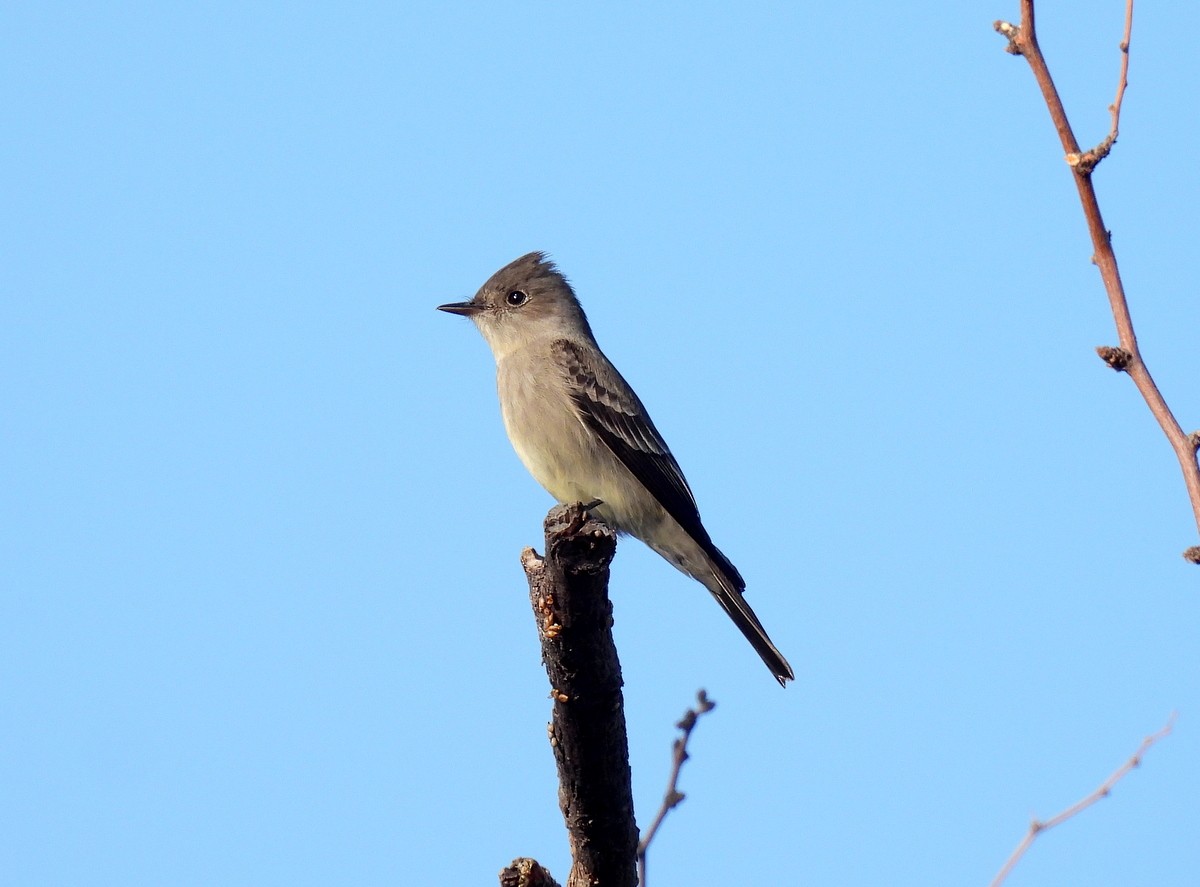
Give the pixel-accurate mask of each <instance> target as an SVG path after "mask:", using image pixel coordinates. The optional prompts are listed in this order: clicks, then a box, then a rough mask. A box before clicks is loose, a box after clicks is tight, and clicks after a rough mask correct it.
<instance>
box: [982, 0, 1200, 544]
mask: <svg viewBox="0 0 1200 887" xmlns="http://www.w3.org/2000/svg"><path fill="white" fill-rule="evenodd" d="M1020 3H1021V24H1020V26H1019V27H1018V26H1015V25H1012V24H1010V23H1009V22H1004V21H998V22H996V23H995V28H996V30H997V31H998V32H999V33H1000V34H1002V35H1003V36H1005V37H1006V38H1008V47H1007V49H1008V51H1009V52H1010V53H1012V54H1014V55H1020V56H1024V57H1025V60H1026V61H1027V62H1028V63H1029V67H1030V69H1031V70H1032V71H1033V76H1034V79H1035V80H1036V81H1037V84H1038V86H1039V88H1040V89H1041V91H1042V98H1043V99H1044V100H1045V102H1046V107H1047V108H1048V109H1049V111H1050V119H1051V120H1052V121H1053V122H1054V128H1055V129H1056V130H1057V131H1058V137H1059V140H1060V141H1061V142H1062V146H1063V150H1064V151H1065V152H1066V160H1067V164H1068V165H1069V166H1070V167H1071V170H1072V173H1073V178H1074V179H1075V187H1076V189H1077V190H1078V191H1079V200H1080V203H1081V204H1082V205H1083V215H1084V218H1085V219H1086V220H1087V226H1088V232H1089V233H1090V234H1091V237H1092V246H1093V248H1094V250H1095V252H1094V253H1093V255H1092V261H1093V262H1095V264H1096V266H1097V267H1098V268H1099V269H1100V277H1101V279H1102V280H1103V281H1104V288H1105V290H1106V291H1107V292H1108V301H1109V305H1110V307H1111V309H1112V314H1113V320H1114V322H1115V323H1116V327H1117V338H1118V340H1119V347H1118V348H1111V347H1107V346H1105V347H1102V348H1098V349H1096V350H1097V352H1098V353H1099V354H1100V357H1101V358H1102V359H1103V360H1104V361H1105V363H1107V364H1108V365H1109V366H1110V367H1112V368H1113V369H1115V370H1120V371H1122V372H1125V373H1128V374H1129V377H1130V378H1131V379H1132V380H1133V383H1134V385H1136V386H1137V389H1138V391H1139V392H1140V393H1141V395H1142V398H1143V399H1144V400H1145V401H1146V405H1147V406H1148V407H1149V408H1150V412H1151V413H1152V414H1153V415H1154V418H1155V419H1156V420H1157V421H1158V424H1159V426H1160V427H1161V428H1162V430H1163V433H1164V434H1165V435H1166V436H1167V440H1168V441H1169V442H1170V444H1171V448H1172V449H1173V450H1174V451H1175V456H1176V458H1177V459H1178V460H1179V467H1180V469H1181V470H1182V472H1183V480H1184V484H1185V485H1186V487H1187V492H1188V498H1189V500H1190V501H1191V504H1192V512H1193V515H1194V516H1195V519H1196V526H1197V528H1198V529H1200V465H1197V463H1196V447H1195V444H1194V441H1193V440H1192V439H1191V438H1190V437H1189V436H1188V435H1187V434H1185V433H1184V432H1183V429H1182V428H1181V427H1180V426H1179V422H1178V421H1177V420H1176V419H1175V415H1174V414H1173V413H1172V412H1171V410H1170V408H1169V407H1168V406H1167V402H1166V400H1165V399H1164V398H1163V396H1162V393H1161V392H1160V391H1159V390H1158V386H1157V385H1156V384H1155V382H1154V377H1153V376H1151V375H1150V370H1149V369H1148V368H1147V367H1146V364H1145V362H1144V361H1143V360H1142V355H1141V352H1140V351H1139V350H1138V343H1137V336H1136V335H1135V334H1134V331H1133V319H1132V317H1131V316H1130V313H1129V304H1128V302H1127V301H1126V299H1125V288H1124V285H1123V284H1122V283H1121V274H1120V272H1119V271H1118V269H1117V257H1116V254H1115V253H1114V252H1113V248H1112V238H1111V236H1110V234H1109V231H1108V229H1107V228H1105V226H1104V218H1103V216H1101V214H1100V204H1099V202H1098V201H1097V199H1096V190H1095V188H1094V187H1093V186H1092V171H1093V170H1094V169H1095V168H1096V165H1097V164H1098V163H1099V162H1100V161H1101V160H1103V159H1104V157H1106V156H1107V155H1108V153H1109V151H1110V150H1111V148H1112V146H1113V144H1114V143H1115V142H1116V140H1117V131H1118V124H1119V123H1120V118H1121V103H1122V102H1123V101H1124V99H1125V86H1126V83H1127V80H1128V73H1129V41H1130V34H1131V31H1132V29H1133V0H1126V6H1125V34H1124V38H1123V39H1122V41H1121V73H1120V77H1119V80H1118V83H1117V95H1116V99H1115V100H1114V101H1113V104H1112V105H1110V106H1109V111H1110V112H1111V114H1112V128H1111V129H1110V130H1109V133H1108V136H1107V137H1106V138H1105V139H1104V140H1103V141H1102V142H1101V143H1100V144H1099V145H1097V146H1096V147H1095V148H1093V149H1092V150H1090V151H1086V152H1085V151H1080V150H1079V143H1078V142H1077V141H1076V140H1075V133H1074V132H1073V131H1072V130H1071V124H1070V122H1069V121H1068V120H1067V112H1066V110H1065V109H1064V108H1063V104H1062V100H1061V99H1060V98H1059V96H1058V90H1057V89H1055V87H1054V80H1053V79H1052V78H1051V77H1050V69H1049V68H1048V67H1047V65H1046V60H1045V58H1044V57H1043V56H1042V50H1041V48H1040V47H1039V46H1038V41H1037V31H1036V29H1035V26H1034V14H1033V0H1020ZM1183 556H1184V557H1185V558H1187V559H1188V560H1190V561H1192V562H1193V563H1198V564H1200V546H1193V547H1192V548H1189V549H1187V550H1186V551H1185V552H1184V553H1183Z"/></svg>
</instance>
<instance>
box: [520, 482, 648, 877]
mask: <svg viewBox="0 0 1200 887" xmlns="http://www.w3.org/2000/svg"><path fill="white" fill-rule="evenodd" d="M545 529H546V556H545V557H544V558H542V557H539V556H538V555H537V553H536V552H534V551H533V549H526V550H525V552H524V553H523V554H522V555H521V563H522V565H523V566H524V568H525V574H526V576H527V577H528V579H529V599H530V602H531V603H532V605H533V613H534V617H535V618H536V620H537V626H538V636H539V637H540V638H541V642H542V660H543V662H544V663H545V665H546V675H547V676H548V677H549V679H550V688H551V691H550V698H551V699H552V700H553V703H552V704H553V706H554V710H553V719H552V722H551V724H550V746H551V748H552V749H553V750H554V760H555V762H556V763H557V765H558V780H559V794H558V800H559V806H560V807H561V808H562V812H563V819H564V820H565V821H566V825H567V834H568V837H569V839H570V844H571V859H572V866H571V874H570V877H569V878H568V879H567V887H597V885H598V887H635V885H636V884H637V843H638V831H637V824H636V822H635V820H634V815H633V791H632V787H631V783H630V773H629V745H628V740H627V738H626V733H625V709H624V699H623V696H622V693H621V685H622V680H621V664H620V662H619V661H618V660H617V648H616V646H615V645H614V644H613V638H612V604H611V603H610V602H609V600H608V565H609V564H610V563H611V562H612V558H613V554H614V553H615V551H616V546H617V540H616V534H615V533H613V531H612V530H611V529H610V528H609V527H608V526H606V525H605V524H603V523H601V522H600V521H598V520H596V519H595V518H593V517H591V516H590V515H589V514H588V512H587V511H585V510H584V509H583V507H582V506H579V505H571V506H562V505H560V506H557V507H555V508H553V509H552V510H551V511H550V513H549V514H548V515H547V516H546V524H545Z"/></svg>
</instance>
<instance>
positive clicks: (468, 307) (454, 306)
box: [437, 302, 483, 317]
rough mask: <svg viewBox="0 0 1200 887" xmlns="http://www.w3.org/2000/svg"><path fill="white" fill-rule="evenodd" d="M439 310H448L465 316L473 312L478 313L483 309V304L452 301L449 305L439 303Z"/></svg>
mask: <svg viewBox="0 0 1200 887" xmlns="http://www.w3.org/2000/svg"><path fill="white" fill-rule="evenodd" d="M437 310H438V311H448V312H450V313H451V314H461V315H462V316H463V317H470V316H471V315H472V314H478V313H479V312H480V311H482V310H483V307H482V306H481V305H477V304H476V303H474V302H451V303H450V304H449V305H438V306H437Z"/></svg>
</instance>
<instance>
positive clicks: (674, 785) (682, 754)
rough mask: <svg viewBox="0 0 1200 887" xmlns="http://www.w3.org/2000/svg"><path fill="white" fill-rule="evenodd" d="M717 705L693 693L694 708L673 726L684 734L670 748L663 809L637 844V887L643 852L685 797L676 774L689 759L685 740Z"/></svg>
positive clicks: (643, 868) (643, 875) (643, 865)
mask: <svg viewBox="0 0 1200 887" xmlns="http://www.w3.org/2000/svg"><path fill="white" fill-rule="evenodd" d="M716 706H717V704H716V703H715V702H713V701H712V700H711V699H709V698H708V694H706V693H705V692H704V691H703V690H700V691H699V692H697V693H696V707H695V708H689V709H688V710H687V712H686V713H685V714H684V716H683V718H682V719H681V720H680V721H679V723H678V724H676V725H675V726H676V727H678V728H679V729H680V730H681V731H683V735H681V736H679V737H677V738H676V739H675V744H674V746H672V750H671V776H670V778H669V779H668V780H667V792H666V794H665V795H663V802H662V806H661V807H659V808H658V815H657V816H655V817H654V822H652V823H650V828H648V829H647V830H646V835H645V837H643V838H642V840H641V841H640V842H639V843H638V848H637V859H638V885H639V887H646V851H647V850H648V849H649V847H650V842H651V841H653V840H654V836H655V834H657V833H658V827H659V826H660V825H662V823H663V820H664V819H666V818H667V813H669V812H670V811H671V810H673V809H675V808H676V807H678V806H679V804H680V802H681V801H683V799H684V797H685V795H684V794H683V792H681V791H679V771H680V770H682V769H683V762H684V761H686V760H687V759H688V753H687V744H688V739H690V738H691V735H692V731H693V730H694V729H696V721H698V720H699V719H700V715H702V714H706V713H708V712H710V711H712V710H713V709H714V708H716Z"/></svg>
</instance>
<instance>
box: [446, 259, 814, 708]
mask: <svg viewBox="0 0 1200 887" xmlns="http://www.w3.org/2000/svg"><path fill="white" fill-rule="evenodd" d="M437 307H438V310H439V311H445V312H448V313H451V314H457V315H460V316H463V317H468V318H470V319H471V320H472V321H473V322H474V324H475V326H476V327H477V328H478V330H479V332H480V333H481V334H482V335H483V338H484V339H485V340H486V342H487V344H488V346H489V347H490V348H491V351H492V355H493V357H494V358H495V360H496V387H497V392H498V394H499V399H500V411H501V415H502V417H503V420H504V427H505V430H506V431H507V433H508V438H509V440H510V441H511V443H512V445H513V448H514V449H515V450H516V452H517V455H518V457H519V458H520V459H521V461H522V462H523V463H524V465H525V467H526V468H527V469H528V470H529V473H530V474H532V475H533V477H534V479H535V480H537V481H538V483H540V484H541V485H542V486H543V487H544V488H545V489H546V490H547V491H548V492H549V493H550V495H551V496H553V497H554V498H555V499H557V500H558V501H559V502H562V503H564V504H572V503H581V504H585V507H586V508H587V510H588V511H590V512H591V513H592V514H594V515H596V516H597V517H599V518H600V519H601V520H603V521H604V522H605V523H606V524H608V525H609V526H611V527H612V528H613V529H614V530H616V531H617V532H618V533H619V534H625V535H630V536H633V537H635V538H637V539H640V540H642V541H643V542H644V543H646V545H648V546H649V547H650V548H651V549H653V550H654V551H656V552H658V553H659V554H660V555H662V556H663V557H664V558H665V559H666V560H667V561H668V562H669V563H670V564H672V565H673V566H675V567H676V568H677V569H679V570H681V571H682V572H684V573H686V574H687V575H688V576H691V577H692V578H693V579H696V580H697V581H699V582H700V583H701V584H702V585H703V586H704V587H705V588H707V589H708V591H709V592H710V593H711V594H712V596H713V597H714V598H715V599H716V601H717V603H718V604H720V605H721V607H722V609H723V610H724V611H725V612H726V613H727V614H728V615H729V618H730V619H732V620H733V623H734V624H735V625H736V626H737V627H738V629H739V630H740V631H741V632H742V634H743V635H745V637H746V639H747V640H748V641H749V642H750V644H751V646H752V647H753V648H754V650H755V651H756V652H757V653H758V655H759V656H760V657H761V658H762V660H763V662H764V663H766V666H767V668H769V669H770V670H771V673H772V674H773V675H774V676H775V679H776V680H778V681H779V683H780V684H781V685H782V686H787V681H790V680H794V679H795V674H794V672H793V671H792V667H791V665H789V664H788V661H787V659H785V658H784V656H783V654H782V653H780V652H779V650H778V648H776V646H775V644H774V643H772V641H771V639H770V637H768V635H767V632H766V630H765V629H764V628H763V625H762V623H761V622H760V621H759V619H758V617H757V616H756V615H755V613H754V611H753V610H752V609H751V608H750V605H749V604H748V603H747V602H746V599H745V596H744V592H745V588H746V583H745V581H744V580H743V579H742V576H741V574H740V573H739V572H738V571H737V568H736V567H734V565H733V563H732V562H731V561H730V560H729V558H727V557H726V556H725V555H724V554H722V553H721V551H720V549H718V548H717V546H716V545H715V544H713V541H712V539H711V538H710V537H709V534H708V531H707V530H705V529H704V525H703V524H702V523H701V521H700V511H699V508H698V507H697V505H696V498H695V496H694V495H693V494H692V490H691V487H689V486H688V482H687V480H685V479H684V476H683V471H682V470H680V468H679V463H678V462H676V461H675V457H674V456H673V455H672V454H671V450H670V449H669V448H668V447H667V444H666V442H665V441H664V440H663V438H662V435H661V434H659V432H658V429H657V428H656V427H655V425H654V422H653V421H651V419H650V414H649V413H648V412H647V411H646V408H645V407H644V406H643V405H642V402H641V400H640V399H639V398H638V396H637V394H636V393H634V390H633V388H632V387H630V385H629V383H628V382H626V381H625V378H624V377H623V376H622V375H621V374H620V372H618V371H617V368H616V367H615V366H613V364H612V363H611V362H610V361H609V359H608V358H607V357H605V355H604V352H603V351H601V350H600V346H599V345H597V344H596V339H595V336H594V335H593V334H592V328H591V325H590V324H589V323H588V319H587V316H586V315H585V314H584V311H583V307H582V306H581V305H580V303H579V299H578V298H577V297H576V295H575V291H574V290H573V289H572V287H571V284H570V283H569V282H568V281H567V279H566V277H564V276H563V274H562V273H561V272H560V271H559V270H558V267H557V266H556V265H555V264H554V262H552V261H551V260H550V259H549V258H548V257H547V255H546V253H544V252H531V253H527V254H526V255H523V256H521V257H520V258H519V259H516V260H514V261H512V262H510V263H508V264H507V265H505V266H504V267H503V268H501V269H500V270H499V271H497V272H496V273H495V274H493V275H492V276H491V277H490V278H489V279H488V281H487V282H486V283H484V285H483V286H482V287H480V289H479V291H478V292H477V293H475V295H474V297H473V298H471V299H470V300H469V301H466V302H453V303H450V304H446V305H439V306H437Z"/></svg>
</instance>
